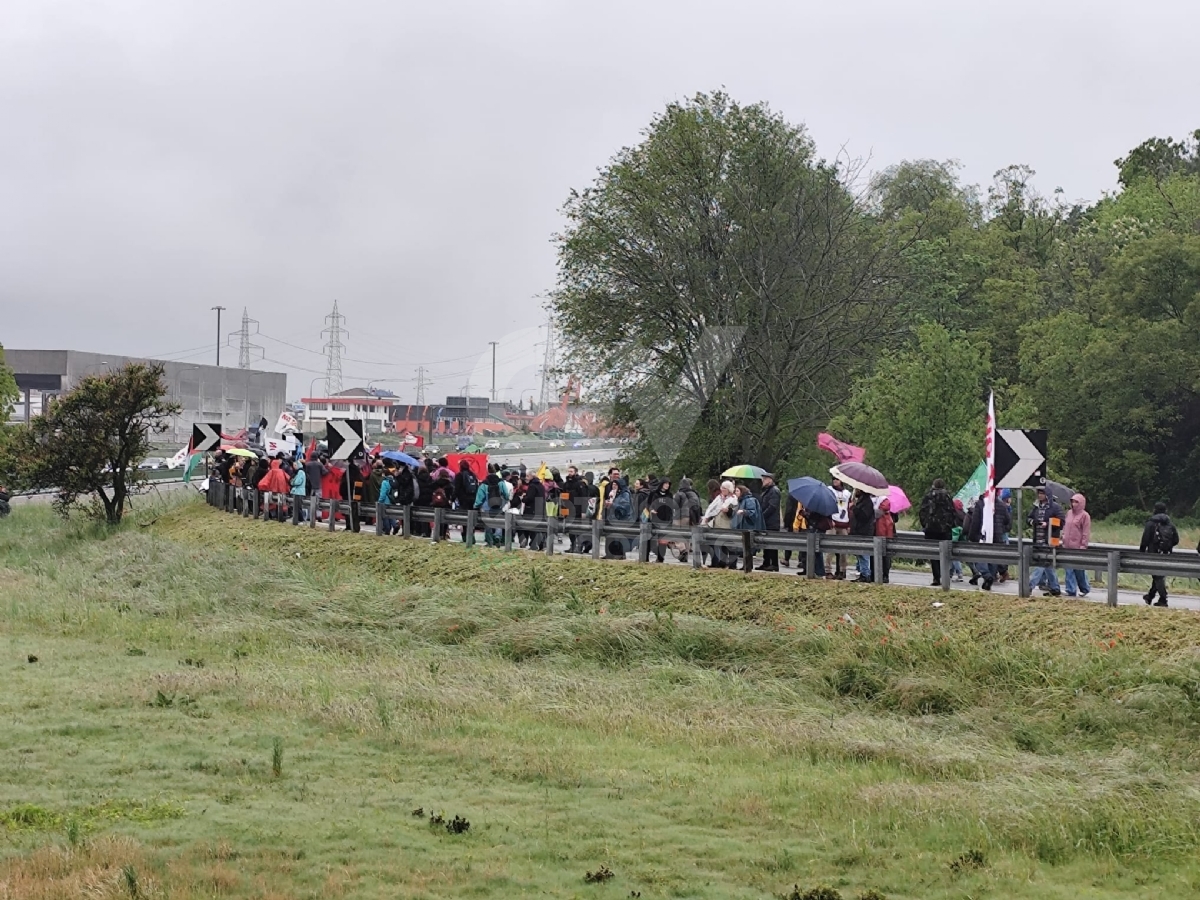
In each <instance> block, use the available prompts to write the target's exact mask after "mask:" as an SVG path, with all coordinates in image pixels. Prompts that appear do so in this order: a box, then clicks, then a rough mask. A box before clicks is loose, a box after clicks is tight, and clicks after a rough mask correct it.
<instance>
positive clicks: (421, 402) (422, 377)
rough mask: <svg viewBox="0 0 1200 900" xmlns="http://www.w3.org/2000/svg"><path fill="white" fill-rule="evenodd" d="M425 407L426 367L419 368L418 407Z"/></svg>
mask: <svg viewBox="0 0 1200 900" xmlns="http://www.w3.org/2000/svg"><path fill="white" fill-rule="evenodd" d="M424 405H425V367H424V366H417V406H424Z"/></svg>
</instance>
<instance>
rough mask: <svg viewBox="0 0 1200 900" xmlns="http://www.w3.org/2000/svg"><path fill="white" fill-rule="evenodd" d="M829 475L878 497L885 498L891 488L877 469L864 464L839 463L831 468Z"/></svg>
mask: <svg viewBox="0 0 1200 900" xmlns="http://www.w3.org/2000/svg"><path fill="white" fill-rule="evenodd" d="M829 473H830V474H831V475H832V476H833V477H834V478H837V479H839V480H841V481H842V482H844V483H845V484H848V485H850V486H851V487H856V488H858V489H859V490H860V491H866V492H867V493H868V494H875V495H876V496H879V497H883V496H886V495H887V493H888V491H889V490H890V488H891V485H889V484H888V480H887V479H886V478H884V477H883V474H882V473H881V472H880V471H879V470H878V469H872V468H871V467H870V466H868V465H867V464H866V463H860V462H847V463H839V464H838V465H836V466H834V467H833V468H831V469H830V470H829Z"/></svg>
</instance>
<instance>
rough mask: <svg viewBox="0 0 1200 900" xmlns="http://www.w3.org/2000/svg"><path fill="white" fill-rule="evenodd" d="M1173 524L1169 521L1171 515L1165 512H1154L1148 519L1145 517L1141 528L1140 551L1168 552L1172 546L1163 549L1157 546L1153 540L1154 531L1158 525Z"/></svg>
mask: <svg viewBox="0 0 1200 900" xmlns="http://www.w3.org/2000/svg"><path fill="white" fill-rule="evenodd" d="M1173 524H1174V523H1172V522H1171V517H1170V516H1168V515H1167V514H1166V513H1165V512H1163V513H1155V514H1154V515H1152V516H1151V517H1150V518H1149V519H1147V520H1146V527H1145V528H1143V529H1142V543H1141V547H1140V549H1141V551H1142V552H1143V553H1170V552H1171V549H1173V548H1166V549H1164V548H1162V547H1159V546H1158V545H1157V543H1156V541H1155V540H1154V533H1155V532H1156V531H1157V530H1158V527H1159V526H1160V525H1172V526H1173Z"/></svg>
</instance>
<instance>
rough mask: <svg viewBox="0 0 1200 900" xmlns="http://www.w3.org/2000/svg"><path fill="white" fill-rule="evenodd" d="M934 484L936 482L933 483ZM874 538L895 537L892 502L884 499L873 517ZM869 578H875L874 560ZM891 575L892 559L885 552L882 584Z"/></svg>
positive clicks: (889, 538)
mask: <svg viewBox="0 0 1200 900" xmlns="http://www.w3.org/2000/svg"><path fill="white" fill-rule="evenodd" d="M934 483H935V484H936V482H934ZM875 537H881V538H885V539H887V540H891V539H893V538H895V537H896V520H895V519H893V518H892V501H891V500H889V499H888V498H887V497H884V498H883V499H882V500H880V501H879V510H878V512H877V514H876V516H875ZM871 565H872V569H871V578H872V580H874V578H875V570H874V560H873V559H872V563H871ZM891 574H892V558H891V557H890V556H888V554H887V551H886V550H885V551H884V553H883V583H884V584H887V583H888V581H889V579H890V577H891Z"/></svg>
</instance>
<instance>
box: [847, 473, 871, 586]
mask: <svg viewBox="0 0 1200 900" xmlns="http://www.w3.org/2000/svg"><path fill="white" fill-rule="evenodd" d="M850 534H852V535H854V536H856V537H874V536H875V503H874V501H873V500H872V499H871V495H870V494H868V493H867V492H866V491H855V492H854V501H853V503H852V504H851V506H850ZM855 565H856V567H857V568H858V577H857V578H853V579H851V580H852V581H870V580H871V556H870V554H867V555H860V556H859V557H858V560H857V561H856V563H855Z"/></svg>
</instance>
